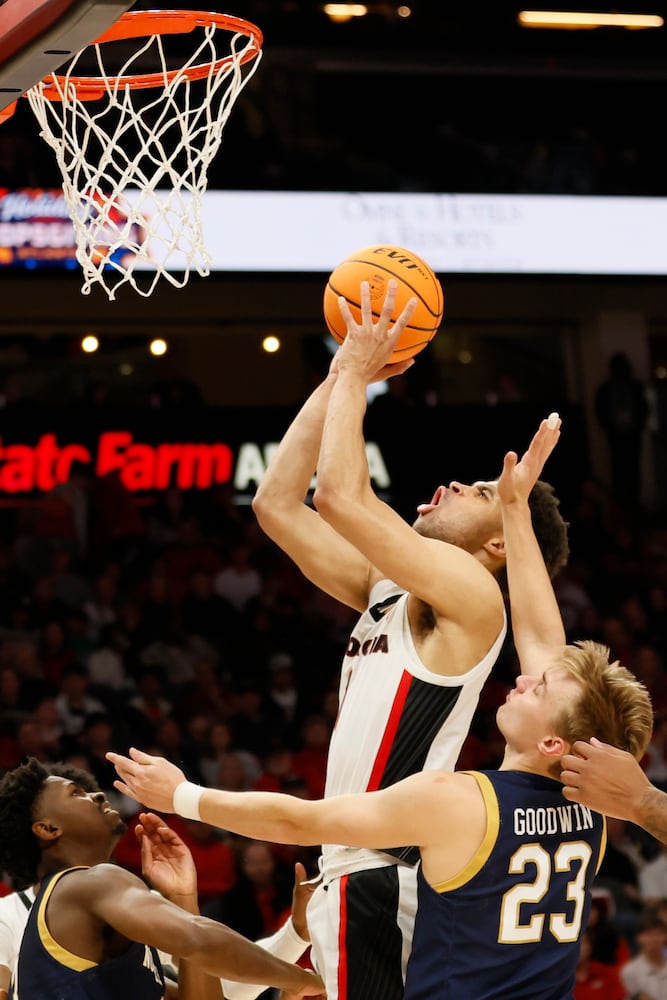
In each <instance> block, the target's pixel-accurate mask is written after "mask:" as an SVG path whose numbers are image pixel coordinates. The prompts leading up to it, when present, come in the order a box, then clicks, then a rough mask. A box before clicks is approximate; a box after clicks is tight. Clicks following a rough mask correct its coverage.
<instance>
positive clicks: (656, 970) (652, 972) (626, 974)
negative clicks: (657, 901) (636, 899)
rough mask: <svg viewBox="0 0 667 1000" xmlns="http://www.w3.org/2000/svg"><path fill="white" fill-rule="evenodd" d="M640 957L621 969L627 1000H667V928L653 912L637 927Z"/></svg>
mask: <svg viewBox="0 0 667 1000" xmlns="http://www.w3.org/2000/svg"><path fill="white" fill-rule="evenodd" d="M637 944H638V946H639V953H638V954H637V955H636V956H635V957H634V958H631V959H630V961H628V962H626V963H625V965H623V966H622V968H621V981H622V983H623V986H624V987H625V992H626V996H627V997H630V998H632V1000H664V998H665V997H667V957H666V952H667V927H665V924H664V923H663V922H662V920H661V919H660V917H659V916H658V915H657V914H656V913H655V912H653V911H652V910H646V911H644V912H643V913H642V914H641V916H640V917H639V920H638V923H637Z"/></svg>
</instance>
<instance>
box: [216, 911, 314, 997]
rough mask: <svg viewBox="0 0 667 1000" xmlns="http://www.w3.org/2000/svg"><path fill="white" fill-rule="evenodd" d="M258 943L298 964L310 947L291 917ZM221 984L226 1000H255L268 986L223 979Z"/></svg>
mask: <svg viewBox="0 0 667 1000" xmlns="http://www.w3.org/2000/svg"><path fill="white" fill-rule="evenodd" d="M256 943H257V944H258V945H259V946H260V948H264V949H265V950H266V951H268V952H270V953H271V954H272V955H275V956H276V958H282V960H283V962H296V961H297V960H298V959H300V958H301V956H302V955H303V953H304V951H305V950H306V949H307V947H308V942H307V941H304V940H303V938H301V937H299V935H298V934H297V932H296V929H295V927H294V924H293V923H292V918H291V917H290V918H289V919H288V920H287V921H286V922H285V923H284V924H283V925H282V927H279V928H278V930H277V931H276V932H275V934H272V935H271V937H267V938H262V940H261V941H257V942H256ZM220 982H221V984H222V992H223V993H224V995H225V1000H255V997H258V996H259V995H260V993H263V992H264V990H265V989H266V986H253V985H252V984H250V983H233V982H231V981H230V980H228V979H221V980H220Z"/></svg>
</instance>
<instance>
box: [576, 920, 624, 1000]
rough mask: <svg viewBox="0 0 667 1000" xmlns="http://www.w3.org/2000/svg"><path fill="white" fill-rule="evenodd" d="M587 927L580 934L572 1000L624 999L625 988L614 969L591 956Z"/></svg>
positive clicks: (591, 948) (590, 943)
mask: <svg viewBox="0 0 667 1000" xmlns="http://www.w3.org/2000/svg"><path fill="white" fill-rule="evenodd" d="M592 951H593V945H592V940H591V934H590V931H589V930H588V928H586V930H585V931H584V933H583V934H582V935H581V941H580V951H579V962H578V964H577V970H576V974H575V987H574V1000H624V998H625V990H624V988H623V984H622V983H621V980H620V977H619V974H618V972H617V971H616V969H615V968H614V967H613V966H611V965H605V964H604V963H603V962H598V961H596V960H595V959H594V958H593V954H592Z"/></svg>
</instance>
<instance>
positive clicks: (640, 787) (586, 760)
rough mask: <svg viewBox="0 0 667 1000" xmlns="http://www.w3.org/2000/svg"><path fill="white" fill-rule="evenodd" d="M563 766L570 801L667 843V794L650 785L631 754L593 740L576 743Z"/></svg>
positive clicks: (567, 796) (564, 791) (563, 776)
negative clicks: (640, 829) (614, 818)
mask: <svg viewBox="0 0 667 1000" xmlns="http://www.w3.org/2000/svg"><path fill="white" fill-rule="evenodd" d="M562 766H563V771H562V774H561V780H562V782H563V784H564V785H565V787H564V789H563V795H564V796H565V798H566V799H569V800H570V802H580V803H581V804H582V805H584V806H588V808H589V809H595V810H597V811H598V812H601V813H604V814H605V815H606V816H614V817H616V819H624V820H626V821H627V822H628V823H634V824H635V825H636V826H641V827H642V828H643V829H644V830H646V832H647V833H650V834H651V836H652V837H655V838H656V840H659V841H660V842H661V843H662V844H667V793H665V792H662V791H660V789H659V788H656V787H655V785H653V784H651V782H650V781H649V779H648V777H647V776H646V773H645V771H643V770H642V767H641V764H640V763H639V762H638V761H637V760H635V758H634V757H633V756H632V754H629V753H626V752H625V751H624V750H619V749H618V748H617V747H613V746H610V745H609V744H608V743H603V742H602V741H601V740H598V739H595V738H593V739H591V741H590V742H588V743H587V742H585V741H578V742H576V743H575V744H574V745H573V747H572V752H571V753H569V754H567V755H566V756H565V757H563V760H562Z"/></svg>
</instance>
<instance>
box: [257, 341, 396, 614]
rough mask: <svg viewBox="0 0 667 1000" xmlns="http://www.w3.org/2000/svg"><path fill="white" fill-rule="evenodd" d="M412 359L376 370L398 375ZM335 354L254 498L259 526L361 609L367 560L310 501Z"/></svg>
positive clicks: (314, 577)
mask: <svg viewBox="0 0 667 1000" xmlns="http://www.w3.org/2000/svg"><path fill="white" fill-rule="evenodd" d="M410 363H411V362H403V363H401V364H399V365H392V366H390V367H388V368H386V369H385V370H384V371H383V372H379V371H377V370H376V371H375V372H374V373H372V376H371V377H369V382H370V381H373V380H374V378H378V377H390V376H391V375H394V374H400V373H401V372H402V371H404V370H405V369H406V368H407V367H409V364H410ZM336 366H337V356H335V357H334V359H333V361H332V364H331V370H330V372H329V374H328V375H327V377H326V378H325V380H324V381H323V382H322V383H321V384H320V385H319V386H318V387H317V388H316V389H315V391H314V392H313V393H312V394H311V395H310V397H309V398H308V399H307V400H306V402H305V403H304V405H303V406H302V408H301V410H300V411H299V413H298V414H297V416H296V417H295V419H294V420H293V421H292V423H291V425H290V427H289V428H288V429H287V432H286V433H285V435H284V437H283V439H282V441H281V442H280V444H279V446H278V449H277V451H276V452H275V454H274V455H273V457H272V459H271V461H270V462H269V466H268V468H267V470H266V472H265V474H264V476H263V478H262V482H261V483H260V485H259V487H258V489H257V492H256V494H255V496H254V498H253V503H252V507H253V511H254V513H255V516H256V517H257V520H258V522H259V524H260V526H261V528H262V529H263V530H264V531H265V532H266V534H267V535H268V536H269V537H270V538H272V539H273V541H274V542H276V544H277V545H279V546H280V548H281V549H283V551H284V552H286V553H287V554H288V555H289V556H290V557H291V558H292V559H293V560H294V562H295V563H296V564H297V566H298V567H299V568H300V570H301V571H302V573H303V574H304V575H305V576H307V577H308V579H309V580H311V581H312V582H313V583H315V584H316V585H317V586H318V587H320V589H321V590H323V591H325V592H326V593H328V594H330V595H331V596H332V597H335V598H336V599H337V600H340V601H341V602H342V603H344V604H347V605H349V606H350V607H353V608H356V609H357V610H362V609H363V608H364V607H365V606H366V597H367V593H368V575H369V565H368V560H367V559H366V558H365V557H364V556H363V555H362V554H361V553H360V552H359V551H358V550H357V549H356V548H355V547H354V546H353V545H350V543H349V542H348V541H346V540H345V539H344V538H343V537H341V535H339V534H338V533H337V532H336V531H335V530H334V529H333V528H332V527H331V526H330V525H329V524H327V523H326V521H323V520H322V518H321V517H320V516H319V515H318V514H317V512H316V511H315V510H313V508H312V507H310V506H309V505H308V504H307V503H306V498H307V496H308V491H309V489H310V485H311V482H312V480H313V477H314V475H315V472H316V469H317V466H318V457H319V453H320V444H321V440H322V429H323V426H324V420H325V416H326V412H327V406H328V404H329V399H330V396H331V391H332V388H333V386H334V385H335V381H336Z"/></svg>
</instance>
